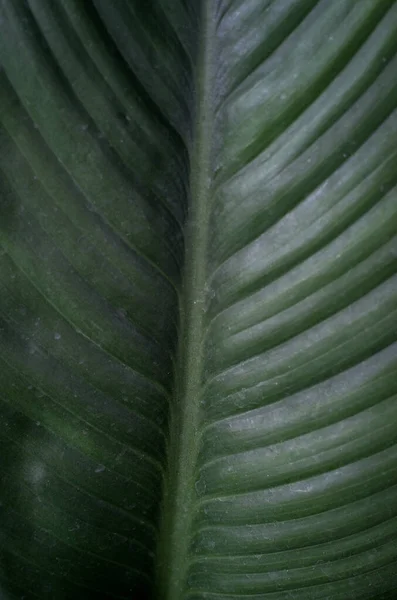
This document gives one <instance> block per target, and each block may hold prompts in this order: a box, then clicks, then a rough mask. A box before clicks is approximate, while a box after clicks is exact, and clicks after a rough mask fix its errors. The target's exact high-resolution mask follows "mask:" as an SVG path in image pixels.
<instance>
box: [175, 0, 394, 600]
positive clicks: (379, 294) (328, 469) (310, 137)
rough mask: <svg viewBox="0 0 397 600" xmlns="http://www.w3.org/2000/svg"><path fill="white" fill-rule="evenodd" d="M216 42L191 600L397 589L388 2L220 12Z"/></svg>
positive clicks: (376, 593) (375, 594)
mask: <svg viewBox="0 0 397 600" xmlns="http://www.w3.org/2000/svg"><path fill="white" fill-rule="evenodd" d="M217 44H218V49H217V50H215V53H216V56H217V61H218V62H217V64H218V65H219V67H218V71H217V74H216V77H215V79H216V82H217V88H216V89H217V93H216V99H215V108H214V111H215V119H216V122H217V127H218V133H217V136H218V137H217V138H215V150H216V155H217V159H216V160H215V162H214V164H215V166H214V176H213V184H212V190H213V191H212V194H211V199H210V202H211V224H210V228H211V229H210V236H209V239H210V246H209V251H208V262H209V267H208V275H207V286H208V289H209V293H208V305H207V313H206V329H205V332H204V335H203V344H204V347H205V351H204V356H205V366H204V373H203V381H202V388H201V392H200V401H201V406H202V409H201V425H200V429H199V432H198V438H199V440H200V441H199V444H200V451H199V458H198V461H197V466H196V474H195V477H196V491H197V500H196V502H195V507H194V510H195V519H194V524H193V526H192V532H191V535H192V544H191V555H190V559H189V569H188V577H187V584H186V593H185V596H184V597H186V598H189V600H204V599H212V598H213V599H214V600H230V599H232V598H233V599H236V600H238V599H241V600H243V599H244V598H250V599H251V598H252V599H255V600H261V599H263V600H265V599H266V600H268V599H269V600H282V599H283V600H284V599H287V598H288V599H289V598H294V599H295V600H298V599H302V600H303V599H304V600H314V599H316V600H317V599H320V598H321V599H325V598H327V599H329V600H331V599H332V600H335V599H339V598H340V599H341V600H342V599H344V600H346V599H347V598H349V600H352V599H354V598H357V599H358V598H359V599H360V600H363V599H367V598H368V599H370V598H371V599H372V598H381V597H394V595H393V594H397V543H396V540H397V427H396V422H397V378H396V369H397V340H396V338H397V330H396V322H397V275H396V267H397V239H396V231H397V149H396V143H395V140H396V135H397V77H396V73H397V4H396V3H395V2H393V1H382V2H372V1H370V0H368V1H366V0H364V1H362V2H350V1H348V0H346V1H342V2H328V0H320V1H314V0H311V1H301V0H279V1H275V2H266V1H262V2H255V1H248V2H246V1H242V0H240V1H239V0H235V1H233V0H230V1H227V2H226V1H225V2H219V3H218V7H217ZM218 57H219V58H218ZM383 594H385V596H383Z"/></svg>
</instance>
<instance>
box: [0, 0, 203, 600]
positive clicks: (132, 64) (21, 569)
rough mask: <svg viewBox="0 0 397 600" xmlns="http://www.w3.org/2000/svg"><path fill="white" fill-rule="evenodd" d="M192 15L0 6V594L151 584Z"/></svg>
mask: <svg viewBox="0 0 397 600" xmlns="http://www.w3.org/2000/svg"><path fill="white" fill-rule="evenodd" d="M168 4H170V3H168ZM171 4H172V3H171ZM110 6H111V13H109V10H108V9H109V7H110ZM195 19H196V15H195V14H194V13H193V11H190V10H189V8H188V7H187V6H186V5H185V4H184V3H183V2H174V3H173V8H172V10H170V12H169V13H168V12H167V11H166V10H165V5H164V3H163V2H161V1H157V2H151V6H150V8H149V9H146V12H145V14H143V13H142V8H141V3H140V2H127V1H125V2H124V1H121V2H117V3H113V2H112V3H105V2H100V1H95V2H92V3H91V2H80V1H77V0H60V1H59V2H58V1H57V2H52V1H51V0H29V2H24V1H21V2H19V1H18V2H14V0H1V2H0V63H1V70H0V189H1V197H0V210H1V222H0V362H1V365H0V446H1V449H0V453H1V462H0V513H1V522H2V525H1V533H0V596H1V598H2V600H3V599H4V600H11V599H14V598H18V599H20V598H25V599H27V598H29V599H30V598H40V600H44V599H45V598H48V599H51V600H53V599H54V598H57V600H62V599H65V600H69V599H71V598H84V599H86V598H93V599H94V598H95V599H98V598H106V599H108V598H109V599H110V598H120V599H121V598H131V597H134V598H145V597H147V595H148V590H149V589H150V587H151V584H152V579H153V557H154V551H155V547H156V543H157V526H158V523H157V520H158V506H159V501H160V497H159V490H160V489H161V487H162V482H163V479H164V472H165V462H166V461H165V459H166V449H167V420H168V411H169V403H170V399H171V391H172V371H173V360H174V358H173V357H174V348H175V342H176V323H177V304H178V294H179V285H180V275H181V272H180V271H181V265H182V262H183V253H184V251H183V247H184V242H183V235H182V230H183V226H184V221H185V216H186V200H187V194H188V179H187V178H188V160H187V156H188V155H187V144H188V143H190V135H191V134H190V113H189V111H190V108H189V106H191V93H192V90H191V86H192V83H191V82H192V77H191V70H192V63H193V57H194V51H195V50H194V44H195V42H194V35H193V34H192V31H194V28H193V25H194V23H195ZM121 24H122V25H123V27H126V28H128V33H129V37H130V38H131V36H132V39H133V40H135V43H136V45H139V49H140V53H139V54H138V53H137V52H136V51H134V52H132V53H130V54H129V53H128V48H129V49H130V50H131V49H132V50H133V49H134V48H131V46H128V44H127V46H128V48H127V47H126V42H127V40H126V38H125V35H124V33H123V32H120V31H119V30H118V28H119V27H121ZM171 74H172V76H171ZM156 94H157V95H156ZM160 96H161V98H160ZM164 98H167V102H165V101H164ZM160 299H161V310H159V300H160Z"/></svg>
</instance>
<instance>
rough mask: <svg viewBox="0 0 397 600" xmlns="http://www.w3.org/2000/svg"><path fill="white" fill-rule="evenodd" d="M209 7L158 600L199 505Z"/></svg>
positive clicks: (180, 578)
mask: <svg viewBox="0 0 397 600" xmlns="http://www.w3.org/2000/svg"><path fill="white" fill-rule="evenodd" d="M210 5H211V3H210V2H206V1H205V0H204V2H203V9H202V15H201V31H200V48H199V56H198V65H197V72H196V114H195V128H194V136H193V141H194V145H193V148H192V153H191V169H190V173H191V175H190V191H191V196H190V207H189V217H188V223H187V228H186V236H185V240H186V259H185V270H184V284H183V293H182V300H181V307H180V310H181V319H180V323H181V326H180V331H179V335H180V340H179V352H178V360H177V364H176V382H175V397H174V405H173V407H172V411H173V413H172V414H171V426H170V447H169V453H168V468H169V474H168V478H167V481H166V482H165V491H164V501H163V516H162V526H161V532H160V542H159V550H158V557H157V568H158V573H157V576H158V578H157V595H156V600H157V598H158V599H160V598H161V600H180V599H181V598H182V597H183V591H184V587H185V579H186V574H187V567H188V554H189V544H190V541H191V536H190V532H191V525H192V517H193V504H194V501H195V465H196V458H197V451H198V430H199V423H200V388H201V376H202V367H203V347H202V340H203V334H204V322H203V318H204V314H205V303H206V289H205V288H206V285H205V284H206V255H207V241H208V225H209V223H208V221H209V214H208V201H209V192H210V181H211V164H210V163H211V146H212V123H213V112H212V111H213V108H212V107H213V102H212V89H213V86H212V81H213V77H212V57H213V56H214V54H213V44H214V40H215V19H214V18H213V15H212V9H211V8H210Z"/></svg>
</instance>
